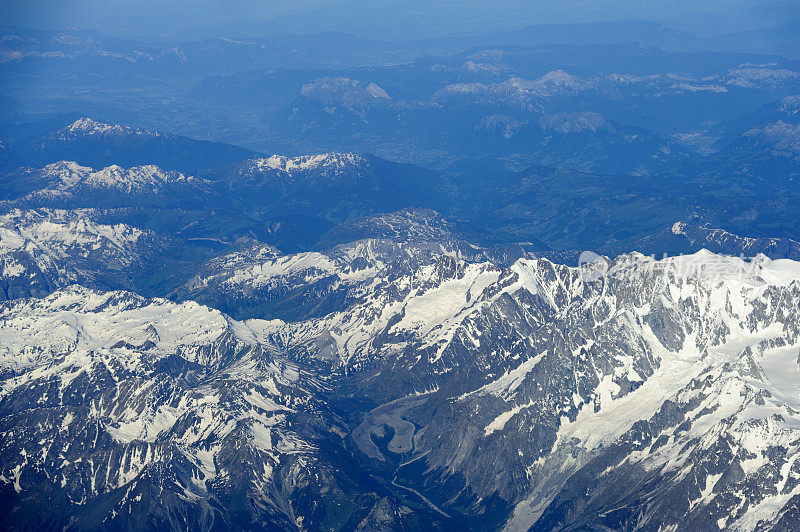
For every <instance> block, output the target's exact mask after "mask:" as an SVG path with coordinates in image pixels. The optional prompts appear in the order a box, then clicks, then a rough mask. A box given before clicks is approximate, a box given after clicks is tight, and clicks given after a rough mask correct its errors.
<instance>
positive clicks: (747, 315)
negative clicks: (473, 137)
mask: <svg viewBox="0 0 800 532" xmlns="http://www.w3.org/2000/svg"><path fill="white" fill-rule="evenodd" d="M417 216H420V214H418V215H417ZM426 219H428V220H431V219H435V218H426ZM5 220H6V221H5V222H4V224H5V227H8V229H5V231H7V232H10V231H12V230H13V231H15V233H13V234H14V235H15V236H13V237H8V238H7V237H6V236H5V235H6V233H3V235H4V236H3V244H4V246H7V247H9V249H10V246H11V244H14V243H15V242H17V241H18V240H19V239H20V238H21V237H22V236H23V235H24V238H26V239H28V241H30V242H31V246H33V245H34V244H35V245H36V246H47V248H46V250H45V251H44V252H43V253H47V254H51V255H53V256H54V257H55V258H56V259H58V260H61V261H65V262H66V263H74V261H78V260H82V259H80V257H73V256H72V255H70V253H67V252H65V251H64V250H65V246H66V248H69V245H68V244H69V243H70V242H72V243H73V244H72V245H73V246H76V245H83V246H85V247H87V248H92V249H97V252H98V257H99V258H97V259H96V260H98V261H103V260H107V261H110V263H113V262H114V261H122V260H125V257H130V256H132V254H133V253H134V252H133V251H130V247H131V246H135V244H136V243H137V242H138V240H139V239H141V238H143V234H142V233H140V232H137V231H136V230H133V229H130V228H125V227H124V226H115V227H108V226H102V225H92V224H91V223H90V222H89V221H81V222H76V221H74V220H72V219H71V218H70V215H67V214H65V213H63V212H48V213H45V212H33V213H24V212H19V211H15V212H14V213H13V214H11V215H7V216H6V218H5ZM391 220H392V218H391V217H389V218H387V220H386V221H387V222H389V221H391ZM395 221H396V219H395ZM11 228H13V229H11ZM437 231H439V232H440V233H442V232H448V227H447V225H441V226H439V227H438V229H437ZM387 236H388V235H387ZM403 240H404V241H403ZM238 246H239V248H238V249H239V250H238V251H235V252H233V253H230V254H227V255H224V256H221V257H219V258H218V259H215V260H213V261H211V262H209V263H208V264H207V265H206V266H204V267H203V268H202V269H201V271H200V272H198V274H197V276H196V277H195V278H194V279H192V280H190V282H189V283H188V284H187V286H186V289H185V291H184V292H182V293H181V294H182V295H181V297H191V298H195V299H199V300H201V301H205V302H207V303H211V304H214V303H215V302H217V303H219V302H222V301H223V300H224V299H225V298H228V301H229V303H228V304H229V306H230V308H232V309H241V308H249V309H250V312H249V314H250V315H251V316H252V319H247V320H246V321H236V320H234V319H232V318H230V317H228V316H227V315H225V314H223V313H222V312H220V311H218V310H215V309H213V308H211V307H208V306H202V305H199V304H197V303H194V302H192V301H185V302H183V303H175V302H172V301H169V300H165V299H145V298H142V297H140V296H137V295H135V294H132V293H130V292H115V291H111V292H102V291H93V290H89V289H87V288H83V287H80V286H77V285H73V286H70V287H65V288H59V289H57V290H55V291H52V292H49V293H48V294H47V295H45V294H42V295H43V297H41V298H40V299H37V298H35V297H22V298H16V299H10V300H9V301H6V302H5V303H3V304H2V306H0V322H2V324H3V326H2V334H0V355H1V356H0V360H1V361H2V362H1V363H2V368H1V369H0V373H2V375H3V386H2V392H0V393H1V394H2V395H0V410H2V412H3V416H2V419H3V422H2V425H3V428H2V432H3V434H4V438H3V452H2V453H1V456H2V465H1V468H2V471H1V472H0V475H2V476H1V477H0V480H2V482H0V489H2V490H3V493H4V498H5V499H6V500H8V501H11V503H10V504H11V507H10V508H11V509H10V510H9V511H8V512H7V513H6V514H5V516H4V519H6V520H9V519H22V518H23V517H24V518H26V519H31V517H30V516H31V515H41V516H44V517H42V518H46V519H47V520H48V523H53V524H57V525H58V526H61V525H60V523H63V524H65V525H66V524H67V523H73V524H78V525H79V526H83V527H89V528H102V529H110V528H114V527H117V526H120V525H123V526H134V527H144V526H157V527H172V528H187V527H188V528H191V529H204V530H205V529H213V528H215V527H218V526H221V527H250V528H252V527H256V526H264V527H279V528H301V529H305V528H310V529H316V528H324V527H329V526H330V527H334V528H341V527H345V528H347V527H357V526H359V524H365V526H366V524H370V523H373V524H374V522H376V521H379V522H383V523H387V524H388V525H387V526H390V527H403V526H414V523H417V525H419V523H422V522H425V523H427V524H428V525H431V523H433V524H435V525H436V526H441V527H445V528H448V527H451V526H455V525H456V524H457V523H463V524H464V525H465V526H470V527H480V528H483V527H492V528H502V527H505V528H508V529H515V530H516V529H527V528H529V527H533V528H534V529H549V528H552V527H556V528H563V527H578V528H580V527H585V526H590V525H591V526H597V525H598V524H599V525H601V526H604V527H607V528H611V529H618V528H633V527H654V528H658V527H659V526H661V527H663V526H674V527H681V526H685V525H687V524H689V526H691V527H695V528H704V529H709V528H715V527H717V528H737V529H743V530H756V529H764V528H766V529H770V528H774V529H786V528H792V527H793V525H794V524H796V523H797V522H796V514H795V512H794V510H795V509H796V507H797V501H798V499H800V466H798V464H800V462H798V461H797V457H798V456H799V455H798V451H800V446H799V445H798V441H800V432H798V431H800V428H798V427H800V390H798V384H797V383H798V382H800V366H799V365H798V352H800V316H799V315H798V309H799V308H800V303H799V302H800V266H798V263H797V262H794V261H791V260H787V259H781V260H774V261H773V260H770V259H768V258H766V257H764V256H759V257H757V258H755V259H753V260H750V261H746V260H743V259H739V258H729V257H725V256H721V255H715V254H712V253H710V252H706V251H703V252H700V253H697V254H694V255H688V256H683V257H679V258H668V259H662V260H655V259H652V258H648V257H644V256H642V255H637V254H631V255H624V256H620V257H618V258H617V259H615V260H614V261H612V262H611V263H610V264H608V267H607V269H605V270H604V273H605V275H603V276H597V275H587V273H588V272H587V270H586V269H585V268H574V267H568V266H562V265H559V264H556V263H553V262H550V261H548V260H547V259H541V258H540V259H537V258H533V257H532V256H528V257H523V258H518V259H516V260H514V261H512V262H510V263H502V262H492V261H490V260H487V258H486V256H480V257H478V256H464V255H463V254H459V253H458V252H457V250H456V249H454V248H448V247H447V246H444V245H442V243H441V242H440V243H439V245H438V247H437V246H433V245H428V246H423V245H421V244H420V243H418V242H414V239H413V238H411V239H401V240H400V241H393V240H391V239H368V240H361V241H357V242H354V243H352V244H347V245H344V244H342V245H339V246H337V247H336V248H333V250H332V251H330V252H326V253H301V254H294V255H283V254H281V253H280V252H279V251H278V250H276V249H274V248H272V247H269V246H265V245H262V244H258V243H257V242H248V241H242V242H240V243H239V244H238ZM3 249H4V254H5V253H6V251H5V250H6V247H4V248H3ZM32 249H35V248H32ZM10 251H13V250H10ZM78 255H79V256H80V254H78ZM43 291H44V290H43ZM22 295H27V294H22ZM37 295H38V294H37ZM231 302H232V303H231ZM268 302H273V303H276V302H282V305H283V306H281V305H278V304H276V305H274V306H273V307H272V310H271V311H269V310H266V309H268V308H269V307H268V306H263V305H264V304H266V303H268ZM259 305H262V306H259ZM292 307H293V308H295V309H296V312H294V313H292V312H289V311H288V309H289V308H292ZM275 309H277V312H276V310H275ZM270 313H272V314H276V313H282V314H283V316H284V318H283V319H268V320H264V319H260V318H258V317H257V316H259V314H261V315H263V316H267V315H268V314H270ZM243 500H246V501H249V503H248V505H247V506H246V507H242V506H241V501H243ZM98 508H102V510H97V509H98ZM615 508H616V509H617V510H615V511H610V510H611V509H615ZM90 509H91V511H89V510H90ZM7 522H8V521H7ZM27 522H29V523H30V524H31V526H35V525H36V523H37V521H27Z"/></svg>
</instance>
